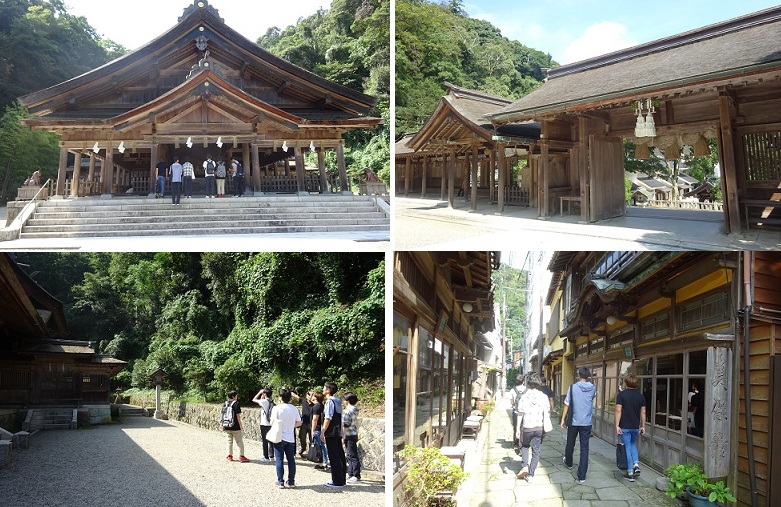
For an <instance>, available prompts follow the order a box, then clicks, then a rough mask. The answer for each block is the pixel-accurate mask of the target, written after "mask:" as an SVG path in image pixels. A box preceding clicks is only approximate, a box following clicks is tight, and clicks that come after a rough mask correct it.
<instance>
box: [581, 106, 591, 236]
mask: <svg viewBox="0 0 781 507" xmlns="http://www.w3.org/2000/svg"><path fill="white" fill-rule="evenodd" d="M578 136H579V144H580V146H579V147H578V171H580V220H581V221H583V222H590V221H591V214H590V210H591V181H589V173H590V171H589V170H588V160H589V157H588V119H586V118H583V117H581V118H579V119H578Z"/></svg>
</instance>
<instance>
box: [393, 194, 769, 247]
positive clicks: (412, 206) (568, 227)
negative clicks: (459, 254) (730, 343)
mask: <svg viewBox="0 0 781 507" xmlns="http://www.w3.org/2000/svg"><path fill="white" fill-rule="evenodd" d="M393 210H394V211H393V213H394V227H395V231H396V233H395V245H394V248H395V249H396V250H426V249H436V250H454V251H455V250H474V249H475V248H479V249H481V250H485V249H488V250H508V249H519V250H573V249H578V250H736V249H745V250H777V249H779V247H781V232H778V231H759V230H756V229H752V230H747V231H743V232H741V233H738V234H731V235H726V234H723V233H722V232H721V228H722V218H723V215H722V213H721V212H712V211H690V210H665V209H649V208H628V211H627V215H626V216H623V217H618V218H613V219H609V220H603V221H601V222H596V223H579V220H580V217H579V216H578V215H575V216H573V215H565V216H563V217H562V216H559V214H558V213H556V214H555V215H553V216H551V217H550V218H549V219H547V220H540V219H538V218H537V210H536V209H530V208H519V207H517V206H507V207H506V211H505V212H504V213H497V212H496V205H489V204H487V203H479V204H478V209H477V210H475V211H471V210H470V207H469V203H466V202H464V201H463V198H460V199H458V200H457V201H456V203H455V208H453V209H449V208H448V207H447V205H446V203H445V202H443V201H440V200H438V199H420V198H404V197H397V198H394V200H393Z"/></svg>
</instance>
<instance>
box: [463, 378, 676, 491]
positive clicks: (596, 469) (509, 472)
mask: <svg viewBox="0 0 781 507" xmlns="http://www.w3.org/2000/svg"><path fill="white" fill-rule="evenodd" d="M510 413H511V409H510V395H509V392H508V393H506V395H505V397H504V398H501V399H499V400H498V401H497V405H496V408H495V409H494V410H493V411H492V412H491V413H490V415H488V416H487V417H486V419H485V420H484V421H483V427H482V430H481V431H480V435H479V437H478V438H477V441H473V440H471V439H467V440H462V441H461V442H460V443H459V446H462V447H463V448H464V449H465V450H466V451H467V452H466V464H465V470H466V471H467V472H468V473H469V478H468V479H467V482H466V483H465V484H463V485H462V486H461V488H459V490H458V494H457V498H458V505H463V506H469V507H493V506H496V507H499V506H503V507H510V506H522V505H523V506H527V505H528V506H532V507H557V506H558V507H586V506H588V507H591V506H593V507H630V506H631V507H636V506H640V507H658V506H662V507H665V506H670V507H673V506H678V505H680V504H679V503H678V502H677V501H676V500H673V499H671V498H669V497H668V496H666V495H665V494H664V493H663V492H661V491H658V490H656V489H655V483H656V478H657V477H659V474H658V473H656V472H654V471H653V470H650V469H649V468H647V467H643V468H642V474H641V475H640V478H639V479H638V480H637V481H636V482H634V483H630V482H628V481H626V479H624V478H623V477H622V475H623V472H621V471H619V470H618V469H617V468H616V465H615V447H614V446H612V445H611V444H608V443H607V442H605V441H603V440H601V439H599V438H597V437H592V438H591V440H590V444H589V445H590V457H589V468H588V474H587V476H586V482H585V483H584V484H580V483H579V482H578V481H577V475H576V470H577V467H578V459H579V452H580V450H579V449H580V448H579V446H578V445H579V444H577V443H576V444H575V453H574V463H573V467H572V470H569V469H567V468H566V467H565V466H564V465H563V464H562V462H561V457H562V455H563V454H564V444H565V441H566V433H565V432H564V431H562V430H561V429H560V428H559V426H558V418H555V417H554V418H553V426H554V428H553V431H552V432H550V433H548V434H547V435H545V439H544V441H543V443H542V451H541V458H540V463H539V465H538V466H537V470H536V471H535V476H534V482H533V483H527V482H526V481H525V480H522V479H516V478H515V476H516V475H517V474H518V472H519V471H520V470H521V458H520V456H518V455H517V454H516V453H515V451H514V449H513V446H512V442H511V438H512V423H511V419H510Z"/></svg>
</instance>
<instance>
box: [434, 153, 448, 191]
mask: <svg viewBox="0 0 781 507" xmlns="http://www.w3.org/2000/svg"><path fill="white" fill-rule="evenodd" d="M434 162H436V158H435V159H434ZM439 169H440V173H441V174H442V181H440V182H439V183H440V185H439V186H440V187H441V188H440V190H439V198H440V200H442V201H444V200H445V198H446V196H447V153H442V163H441V164H440V166H439Z"/></svg>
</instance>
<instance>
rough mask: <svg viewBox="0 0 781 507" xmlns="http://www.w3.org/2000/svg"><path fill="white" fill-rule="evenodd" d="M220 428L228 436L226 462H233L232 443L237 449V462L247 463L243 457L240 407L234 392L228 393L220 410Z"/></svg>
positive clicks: (236, 394)
mask: <svg viewBox="0 0 781 507" xmlns="http://www.w3.org/2000/svg"><path fill="white" fill-rule="evenodd" d="M220 427H221V428H222V430H223V431H224V432H225V433H227V434H228V457H227V458H226V459H227V460H228V461H233V441H234V440H235V441H236V445H237V446H238V447H239V461H240V462H241V463H247V462H249V459H247V458H246V457H244V428H243V426H242V425H241V406H240V405H239V395H238V393H237V392H236V391H231V392H229V393H228V400H227V401H226V402H225V403H224V404H223V406H222V408H221V409H220Z"/></svg>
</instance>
